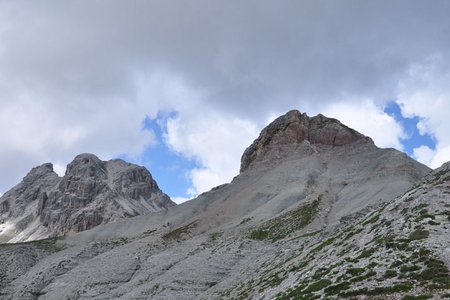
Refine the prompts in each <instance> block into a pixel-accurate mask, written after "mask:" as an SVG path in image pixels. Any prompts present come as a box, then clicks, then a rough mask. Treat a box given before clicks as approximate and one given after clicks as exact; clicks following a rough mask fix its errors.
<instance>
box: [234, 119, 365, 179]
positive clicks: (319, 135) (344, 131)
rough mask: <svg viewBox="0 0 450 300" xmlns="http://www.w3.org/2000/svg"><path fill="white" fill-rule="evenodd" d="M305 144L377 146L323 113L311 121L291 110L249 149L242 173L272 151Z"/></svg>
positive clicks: (274, 122) (242, 162)
mask: <svg viewBox="0 0 450 300" xmlns="http://www.w3.org/2000/svg"><path fill="white" fill-rule="evenodd" d="M304 141H307V142H309V143H310V144H316V145H326V146H343V145H347V144H351V143H353V142H355V141H364V142H367V143H372V144H373V142H372V140H371V139H370V138H369V137H366V136H364V135H362V134H360V133H358V132H357V131H355V130H353V129H351V128H349V127H347V126H345V125H343V124H342V123H341V122H339V121H338V120H336V119H331V118H327V117H325V116H323V115H321V114H319V115H317V116H315V117H312V118H310V117H308V115H307V114H306V113H303V114H302V113H300V112H299V111H298V110H291V111H289V112H288V113H286V114H285V115H283V116H281V117H279V118H277V119H276V120H275V121H273V122H272V123H271V124H269V125H268V126H267V127H266V128H264V129H263V130H262V132H261V134H260V135H259V137H258V138H257V139H256V140H255V141H254V142H253V144H252V145H250V147H248V148H247V149H246V150H245V152H244V154H243V155H242V159H241V172H242V171H244V170H245V169H246V168H247V167H249V166H250V165H251V164H252V162H254V161H257V160H260V159H263V158H264V156H265V155H266V154H267V153H268V152H270V151H272V150H274V149H276V148H281V147H283V146H292V145H295V144H300V143H302V142H304Z"/></svg>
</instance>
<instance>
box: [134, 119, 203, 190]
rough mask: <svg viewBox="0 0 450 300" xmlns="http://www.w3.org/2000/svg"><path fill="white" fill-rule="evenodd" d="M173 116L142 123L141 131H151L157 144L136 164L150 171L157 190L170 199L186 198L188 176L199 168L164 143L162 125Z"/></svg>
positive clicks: (189, 183) (188, 184)
mask: <svg viewBox="0 0 450 300" xmlns="http://www.w3.org/2000/svg"><path fill="white" fill-rule="evenodd" d="M175 116H176V113H168V114H158V116H157V118H156V119H150V118H146V119H145V120H144V121H143V129H144V130H151V131H153V132H154V134H155V139H156V142H157V143H156V144H154V145H152V146H150V147H148V148H147V149H146V150H145V152H144V153H143V154H142V156H141V159H140V161H139V162H137V163H139V164H140V165H143V166H145V167H146V168H147V169H148V170H149V171H150V173H151V174H152V176H153V178H154V179H155V180H156V182H157V183H158V186H159V188H160V189H161V190H162V191H163V192H164V193H166V194H168V195H169V196H170V197H171V198H173V197H188V196H187V193H186V191H187V190H188V188H189V187H190V186H191V181H190V179H189V177H188V174H189V172H190V171H191V170H192V169H194V168H198V167H199V165H198V164H197V163H196V162H195V161H194V160H190V159H187V158H185V157H184V156H182V155H180V154H178V153H176V152H175V151H173V150H172V149H170V148H169V147H168V146H167V144H166V143H165V141H164V124H166V122H167V120H168V119H169V118H173V117H175Z"/></svg>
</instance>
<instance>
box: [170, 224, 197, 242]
mask: <svg viewBox="0 0 450 300" xmlns="http://www.w3.org/2000/svg"><path fill="white" fill-rule="evenodd" d="M196 226H197V224H196V222H195V221H194V222H192V223H189V224H187V225H185V226H182V227H179V228H177V229H174V230H172V231H169V232H168V233H166V234H164V235H163V236H162V238H163V239H164V240H178V239H180V238H182V237H183V236H184V235H188V234H189V233H191V230H192V229H194V228H195V227H196Z"/></svg>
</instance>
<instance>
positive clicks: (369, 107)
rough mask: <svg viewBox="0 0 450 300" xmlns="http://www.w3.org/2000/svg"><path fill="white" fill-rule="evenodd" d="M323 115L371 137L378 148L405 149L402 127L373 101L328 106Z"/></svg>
mask: <svg viewBox="0 0 450 300" xmlns="http://www.w3.org/2000/svg"><path fill="white" fill-rule="evenodd" d="M323 114H325V115H326V116H328V117H333V118H337V119H339V120H340V121H341V122H342V123H344V124H345V125H347V126H349V127H351V128H353V129H356V130H357V131H359V132H360V133H362V134H364V135H367V136H369V137H371V138H372V139H373V140H374V142H375V144H376V145H377V146H378V147H382V148H388V147H393V148H396V149H399V150H402V149H403V145H402V143H401V139H403V138H405V137H406V134H405V132H404V130H403V128H402V126H401V125H400V124H399V123H398V122H397V121H396V120H395V119H394V118H393V117H392V116H390V115H388V114H386V113H385V112H384V111H383V107H382V106H378V105H376V104H375V103H374V102H373V101H371V100H363V101H360V102H359V103H358V102H356V101H355V102H354V103H351V102H350V103H348V102H337V103H334V104H332V105H330V106H327V107H326V108H325V109H324V111H323Z"/></svg>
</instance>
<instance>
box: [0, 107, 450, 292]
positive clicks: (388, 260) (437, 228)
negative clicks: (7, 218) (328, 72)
mask: <svg viewBox="0 0 450 300" xmlns="http://www.w3.org/2000/svg"><path fill="white" fill-rule="evenodd" d="M429 172H430V170H429V169H428V168H427V167H425V166H423V165H421V164H419V163H418V162H416V161H414V160H412V159H411V158H409V157H408V156H406V155H405V154H403V153H400V152H398V151H396V150H394V149H379V148H377V147H376V146H375V145H374V144H373V142H372V140H371V139H370V138H368V137H365V136H363V135H361V134H359V133H357V132H356V131H354V130H352V129H350V128H348V127H346V126H345V125H343V124H341V123H340V122H339V121H337V120H334V119H329V118H326V117H324V116H322V115H319V116H316V117H312V118H309V117H308V116H306V115H305V114H301V113H300V112H298V111H291V112H288V113H287V114H286V115H284V116H281V117H280V118H278V119H277V120H275V121H274V122H273V123H272V124H270V125H269V126H268V127H266V128H265V129H264V130H263V131H262V132H261V135H260V136H259V138H258V139H257V140H256V141H255V142H254V143H253V144H252V145H251V146H250V147H249V148H248V149H247V150H246V151H245V153H244V155H243V157H242V164H241V173H240V174H239V175H238V176H237V177H235V178H234V180H233V181H232V182H231V183H230V184H225V185H222V186H219V187H217V188H215V189H213V190H211V191H210V192H207V193H204V194H202V195H200V196H199V197H198V198H196V199H194V200H192V201H189V202H187V203H184V204H182V205H179V206H174V207H171V208H170V209H168V210H167V211H163V212H159V213H154V214H151V215H149V216H137V217H134V218H129V219H122V220H119V221H117V222H114V223H108V224H105V225H101V226H97V227H95V228H93V229H91V230H86V231H83V232H80V233H77V234H73V235H67V236H66V237H65V238H64V239H58V240H44V241H35V242H32V243H27V244H17V245H6V246H3V247H0V270H4V271H3V274H5V275H4V276H3V279H2V281H1V283H0V295H1V296H2V297H3V298H5V299H34V298H36V297H39V299H61V298H63V299H64V298H68V299H106V298H108V299H111V298H113V299H117V298H121V299H248V298H249V299H273V298H277V297H278V298H279V299H293V298H295V299H318V298H322V299H342V298H346V297H355V298H361V299H366V298H367V297H378V299H390V298H392V299H402V297H403V296H405V295H406V294H415V293H421V294H426V293H430V294H431V295H440V296H436V297H435V299H440V298H439V297H441V296H442V297H443V295H445V294H446V293H447V288H448V287H449V286H448V282H447V281H448V278H449V277H448V270H447V267H446V264H447V263H449V261H448V258H446V257H449V256H448V254H445V253H446V252H445V251H447V250H444V249H447V248H449V245H448V242H447V239H446V238H441V237H440V235H445V234H446V230H447V226H450V225H449V222H450V221H448V218H447V212H446V207H447V206H450V198H449V197H448V193H447V192H448V191H447V190H448V189H449V185H450V183H449V181H448V179H450V172H449V170H448V168H446V167H444V168H443V169H441V170H437V171H435V172H434V173H432V174H430V175H427V174H429ZM424 176H425V177H424ZM425 205H427V207H425ZM425 210H426V211H425ZM430 221H432V222H431V223H430ZM30 253H33V255H30ZM11 262H15V263H13V264H12V263H11ZM413 264H415V265H417V266H415V267H413V266H414V265H413ZM419 267H420V268H419ZM394 272H395V274H394ZM432 274H437V275H436V276H434V275H432ZM405 299H415V298H405ZM419 299H420V298H419Z"/></svg>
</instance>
